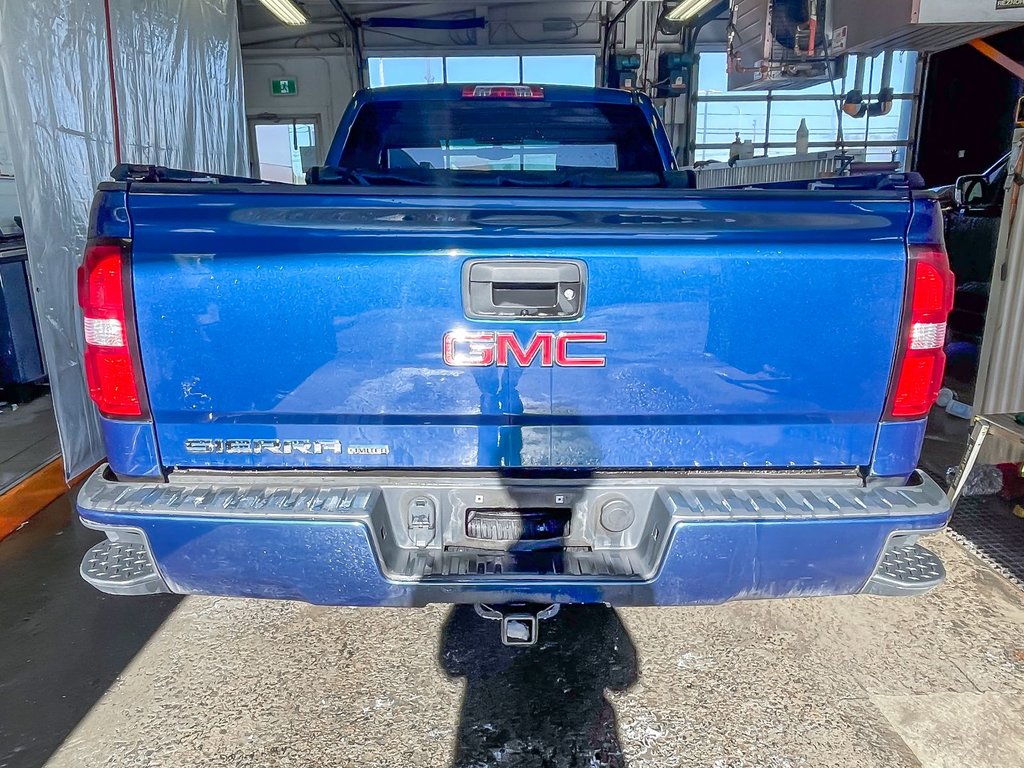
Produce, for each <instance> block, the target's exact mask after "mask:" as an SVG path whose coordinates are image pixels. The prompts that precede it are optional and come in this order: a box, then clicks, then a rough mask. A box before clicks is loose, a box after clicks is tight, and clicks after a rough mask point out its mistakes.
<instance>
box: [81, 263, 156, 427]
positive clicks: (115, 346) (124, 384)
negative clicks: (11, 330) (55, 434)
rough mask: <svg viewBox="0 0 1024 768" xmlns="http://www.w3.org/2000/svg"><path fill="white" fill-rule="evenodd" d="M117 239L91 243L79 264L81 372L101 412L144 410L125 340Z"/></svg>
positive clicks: (122, 413) (121, 268)
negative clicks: (82, 327)
mask: <svg viewBox="0 0 1024 768" xmlns="http://www.w3.org/2000/svg"><path fill="white" fill-rule="evenodd" d="M123 272H124V251H123V248H122V246H121V245H117V244H106V243H91V244H89V245H88V246H87V247H86V249H85V258H84V259H83V261H82V266H80V267H79V268H78V303H79V305H80V306H81V307H82V314H83V315H84V323H85V376H86V380H87V381H88V383H89V395H90V396H91V397H92V399H93V402H95V403H96V406H97V407H98V408H99V409H100V413H102V414H103V415H104V416H113V417H122V418H123V417H130V416H142V413H143V410H142V401H141V399H140V397H139V388H138V382H137V381H136V377H135V366H134V364H133V362H132V356H131V350H130V349H129V346H128V321H127V312H126V306H127V299H126V296H125V285H124V278H123Z"/></svg>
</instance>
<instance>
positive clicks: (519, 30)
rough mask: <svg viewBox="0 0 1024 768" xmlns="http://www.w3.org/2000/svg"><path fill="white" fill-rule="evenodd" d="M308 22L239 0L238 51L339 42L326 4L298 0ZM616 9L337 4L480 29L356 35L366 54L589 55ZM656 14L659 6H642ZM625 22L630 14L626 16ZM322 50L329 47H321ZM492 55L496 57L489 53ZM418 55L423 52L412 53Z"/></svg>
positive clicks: (342, 31) (527, 0)
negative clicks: (530, 51) (477, 22)
mask: <svg viewBox="0 0 1024 768" xmlns="http://www.w3.org/2000/svg"><path fill="white" fill-rule="evenodd" d="M299 5H300V6H301V7H302V8H303V10H305V12H306V14H307V16H308V17H309V23H308V24H304V25H301V26H296V27H288V26H285V25H282V24H280V23H279V22H278V21H277V20H276V19H275V18H274V16H273V15H272V14H270V13H269V12H268V11H267V10H266V9H265V8H264V7H263V6H262V5H261V4H260V3H259V2H258V1H257V0H243V2H242V6H241V40H242V45H243V46H245V47H256V46H258V47H266V46H273V47H302V46H306V45H311V46H313V47H317V46H320V45H324V44H325V43H324V40H325V39H326V40H330V39H334V40H335V44H337V36H339V35H342V36H343V35H346V34H347V27H346V25H345V23H344V21H343V20H342V19H341V17H340V16H339V14H338V12H337V11H336V10H335V8H334V7H333V6H332V4H331V2H330V1H329V0H305V1H304V2H301V3H299ZM622 5H623V3H621V2H615V3H606V2H558V3H551V2H536V1H535V0H505V1H504V2H501V3H494V4H474V3H472V2H467V1H466V0H433V1H432V2H406V3H393V2H392V3H381V2H367V1H366V0H343V6H344V8H345V10H346V11H347V12H348V13H349V14H350V15H351V16H353V17H354V18H355V19H357V20H366V19H370V18H406V19H464V18H473V17H483V18H485V19H486V20H487V25H486V27H485V28H484V29H480V30H459V31H456V32H451V31H449V30H418V29H404V28H398V29H395V28H392V29H387V30H377V29H371V28H364V29H363V36H364V49H365V50H366V51H374V50H378V51H383V50H405V51H409V52H410V53H411V52H412V51H410V47H411V46H421V47H422V48H423V49H430V48H447V49H449V50H450V49H455V48H464V47H474V48H476V47H483V46H497V47H506V48H508V47H514V48H516V49H526V48H538V47H539V48H546V49H549V50H550V49H551V47H552V46H555V45H557V46H558V47H559V48H560V49H564V48H566V47H567V48H570V49H580V48H586V49H587V50H593V49H594V47H595V46H597V45H599V44H600V39H601V20H602V18H606V17H607V15H609V14H614V13H615V12H616V11H617V10H619V9H620V8H621V7H622ZM642 5H644V6H646V7H648V8H649V9H650V12H651V13H652V14H656V13H657V10H656V9H660V7H661V2H660V0H642ZM631 15H632V14H631ZM326 44H328V45H329V43H326ZM496 52H497V51H496ZM417 53H422V50H418V51H417Z"/></svg>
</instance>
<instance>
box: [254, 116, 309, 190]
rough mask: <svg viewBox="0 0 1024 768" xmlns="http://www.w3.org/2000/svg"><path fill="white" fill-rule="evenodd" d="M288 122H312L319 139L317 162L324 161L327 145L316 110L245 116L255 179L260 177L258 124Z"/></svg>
mask: <svg viewBox="0 0 1024 768" xmlns="http://www.w3.org/2000/svg"><path fill="white" fill-rule="evenodd" d="M287 123H293V124H294V123H312V125H313V131H314V133H315V135H316V139H317V146H316V150H317V162H318V163H322V162H323V158H324V154H325V152H326V147H325V146H324V145H323V144H322V142H321V139H322V137H323V135H324V134H323V131H322V130H321V127H320V115H318V114H317V113H315V112H305V113H301V114H294V115H280V114H275V113H273V112H260V113H259V114H255V115H246V116H245V132H246V138H248V140H249V158H248V161H249V175H250V176H252V178H254V179H258V178H259V167H260V162H259V147H257V145H256V126H257V125H282V124H287Z"/></svg>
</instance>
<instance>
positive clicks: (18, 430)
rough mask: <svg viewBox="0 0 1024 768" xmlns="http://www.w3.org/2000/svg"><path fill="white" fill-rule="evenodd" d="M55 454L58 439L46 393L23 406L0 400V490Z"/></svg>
mask: <svg viewBox="0 0 1024 768" xmlns="http://www.w3.org/2000/svg"><path fill="white" fill-rule="evenodd" d="M2 400H3V397H2V396H0V401H2ZM58 455H60V442H59V440H58V438H57V422H56V421H55V420H54V416H53V402H52V400H51V398H50V395H49V394H44V395H42V396H40V397H37V398H36V399H35V400H33V401H32V402H29V403H25V404H24V405H12V404H9V403H0V493H3V492H4V491H6V490H7V489H8V488H11V487H13V486H14V485H16V484H17V483H18V482H19V481H21V480H23V479H24V478H26V477H28V476H29V475H30V474H32V473H33V472H35V471H36V470H37V469H39V468H40V467H42V466H43V465H45V464H47V463H49V462H50V461H51V460H53V459H54V458H56V457H57V456H58Z"/></svg>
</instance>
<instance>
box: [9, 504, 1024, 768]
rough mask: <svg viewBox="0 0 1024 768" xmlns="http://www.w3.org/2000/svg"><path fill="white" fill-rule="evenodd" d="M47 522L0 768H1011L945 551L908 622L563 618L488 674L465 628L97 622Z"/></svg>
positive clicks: (974, 625)
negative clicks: (943, 572) (933, 582)
mask: <svg viewBox="0 0 1024 768" xmlns="http://www.w3.org/2000/svg"><path fill="white" fill-rule="evenodd" d="M67 519H68V507H67V502H66V500H62V501H61V502H58V503H57V504H55V505H53V506H52V507H51V508H50V509H49V510H47V512H46V513H45V514H44V515H43V516H41V517H39V518H37V519H36V520H34V521H33V523H31V524H30V525H29V526H26V528H25V529H23V530H22V531H19V532H18V533H16V534H15V535H14V536H12V537H11V538H10V539H8V540H6V541H4V542H3V543H2V544H0V627H3V628H4V629H3V631H2V632H0V768H21V767H22V766H38V765H41V764H42V763H44V762H46V760H47V757H49V761H48V762H46V764H47V765H48V766H52V767H53V768H70V767H72V766H74V768H81V767H82V766H86V767H88V766H112V767H113V766H116V767H118V768H120V767H122V766H123V767H125V768H127V767H128V766H131V767H132V768H141V767H142V766H146V767H150V766H153V767H155V766H199V765H202V766H246V767H247V768H248V767H249V766H252V767H253V768H260V767H262V766H266V767H267V768H270V767H271V766H274V767H275V768H276V767H277V766H281V767H284V766H296V767H299V766H301V767H302V768H307V767H309V766H349V765H357V766H438V765H441V766H444V765H456V766H467V767H468V766H487V765H502V766H598V765H613V766H617V765H629V766H714V767H716V768H725V767H732V766H737V767H738V766H767V767H770V768H783V766H787V767H788V766H792V767H794V768H795V767H796V766H858V767H863V768H869V767H872V766H879V767H881V766H885V768H892V767H893V766H955V767H956V768H965V767H968V766H969V767H970V768H986V766H1014V767H1016V766H1020V765H1022V764H1024V594H1022V593H1020V592H1018V591H1017V590H1015V589H1014V588H1013V587H1011V586H1009V585H1008V584H1007V583H1006V582H1005V581H1003V580H1002V578H1001V577H999V576H997V575H996V574H995V573H993V572H992V571H990V570H988V569H987V568H986V567H985V566H983V565H981V564H980V563H978V562H977V561H975V560H974V559H973V558H972V557H971V556H969V555H968V554H966V553H965V552H964V551H963V550H961V549H960V548H959V547H958V545H956V544H955V543H954V542H952V541H951V540H949V539H948V538H946V537H945V536H938V537H934V538H933V539H932V543H931V546H932V547H933V548H934V549H936V550H937V551H938V552H939V553H940V554H941V555H942V557H943V558H944V560H945V562H946V564H947V567H948V569H949V572H950V576H949V581H948V582H947V584H946V585H945V586H944V587H943V588H942V589H940V590H939V591H937V592H936V593H934V594H932V595H929V596H927V597H924V598H918V599H913V600H892V599H884V598H871V597H849V598H832V599H801V600H791V601H772V602H761V603H735V604H731V605H725V606H720V607H709V608H688V609H631V610H621V611H612V610H610V609H607V608H602V607H585V608H575V609H565V610H564V611H563V613H562V615H560V616H559V617H557V618H556V619H554V620H552V621H550V622H548V623H547V624H546V626H545V627H544V631H545V633H546V634H545V635H544V638H542V645H541V646H540V647H538V648H536V649H534V650H530V651H509V650H506V649H504V648H502V647H501V646H500V645H499V644H498V639H497V630H496V625H494V624H492V623H489V622H488V623H485V622H483V621H482V620H480V619H477V618H476V617H475V616H474V615H472V613H471V610H468V609H465V608H456V609H454V610H453V609H450V608H447V607H432V608H429V609H423V610H380V609H378V610H357V609H328V608H317V607H312V606H307V605H302V604H295V603H283V602H259V601H242V600H230V599H215V598H188V599H185V600H184V601H181V602H180V603H177V601H176V599H175V598H172V597H162V598H160V597H158V598H110V597H104V596H101V595H99V594H97V593H93V592H91V591H89V590H88V589H87V588H86V587H85V586H84V585H78V584H77V583H76V582H77V574H76V573H75V571H76V570H77V562H78V558H79V557H80V553H81V552H82V551H84V549H85V548H87V546H88V543H89V542H90V541H92V540H93V539H94V538H95V534H93V533H91V532H86V531H84V530H83V529H81V528H80V527H77V526H73V527H64V526H65V524H66V523H67ZM12 577H13V579H12ZM19 579H20V581H19ZM33 588H35V589H33ZM54 750H55V751H54ZM51 753H52V755H51Z"/></svg>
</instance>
